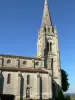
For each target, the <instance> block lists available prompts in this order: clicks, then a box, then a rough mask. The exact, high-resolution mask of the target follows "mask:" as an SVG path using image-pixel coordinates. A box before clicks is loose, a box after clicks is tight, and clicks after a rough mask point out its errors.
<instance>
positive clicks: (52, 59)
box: [51, 58, 53, 69]
mask: <svg viewBox="0 0 75 100" xmlns="http://www.w3.org/2000/svg"><path fill="white" fill-rule="evenodd" d="M51 68H52V69H53V58H51Z"/></svg>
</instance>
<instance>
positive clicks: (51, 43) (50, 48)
mask: <svg viewBox="0 0 75 100" xmlns="http://www.w3.org/2000/svg"><path fill="white" fill-rule="evenodd" d="M50 51H51V52H52V42H50Z"/></svg>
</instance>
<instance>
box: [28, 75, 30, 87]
mask: <svg viewBox="0 0 75 100" xmlns="http://www.w3.org/2000/svg"><path fill="white" fill-rule="evenodd" d="M29 84H30V75H27V85H29Z"/></svg>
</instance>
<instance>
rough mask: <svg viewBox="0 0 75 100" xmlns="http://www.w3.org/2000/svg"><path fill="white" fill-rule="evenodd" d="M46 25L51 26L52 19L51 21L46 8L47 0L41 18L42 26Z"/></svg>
mask: <svg viewBox="0 0 75 100" xmlns="http://www.w3.org/2000/svg"><path fill="white" fill-rule="evenodd" d="M46 25H47V26H51V25H52V21H51V17H50V13H49V9H48V3H47V0H45V4H44V12H43V18H42V26H46Z"/></svg>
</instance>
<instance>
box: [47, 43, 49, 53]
mask: <svg viewBox="0 0 75 100" xmlns="http://www.w3.org/2000/svg"><path fill="white" fill-rule="evenodd" d="M47 52H49V42H47Z"/></svg>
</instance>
